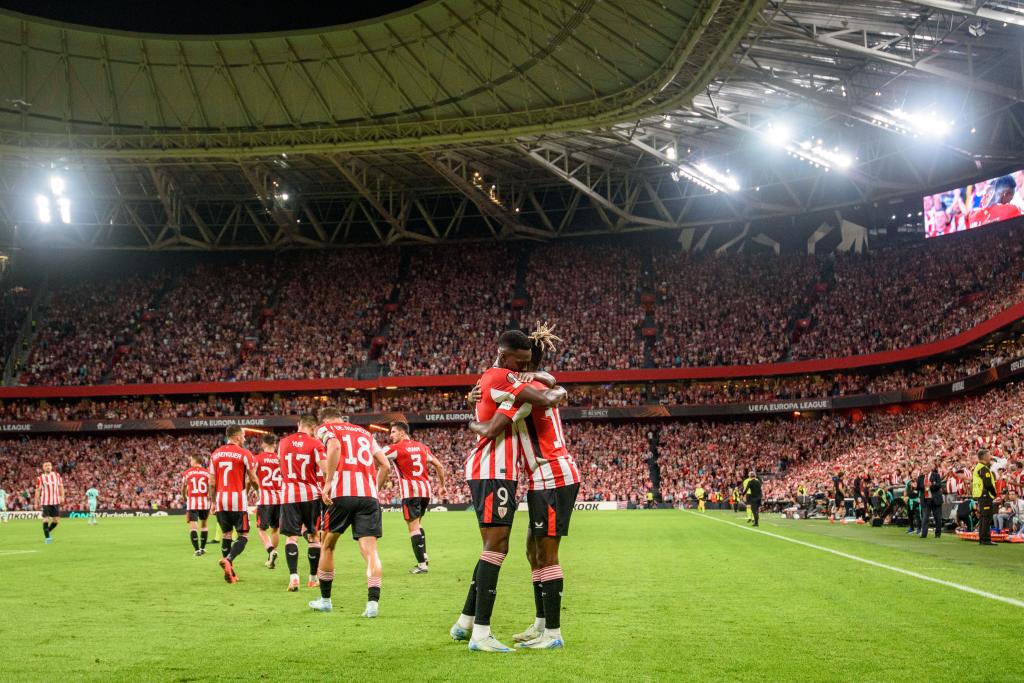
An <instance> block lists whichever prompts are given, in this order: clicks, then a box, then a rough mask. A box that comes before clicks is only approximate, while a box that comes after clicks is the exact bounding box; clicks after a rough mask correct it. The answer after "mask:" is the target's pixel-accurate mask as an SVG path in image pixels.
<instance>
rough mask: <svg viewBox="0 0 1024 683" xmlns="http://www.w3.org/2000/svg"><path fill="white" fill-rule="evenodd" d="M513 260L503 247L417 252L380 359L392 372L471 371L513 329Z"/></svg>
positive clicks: (489, 359) (490, 357) (486, 361)
mask: <svg viewBox="0 0 1024 683" xmlns="http://www.w3.org/2000/svg"><path fill="white" fill-rule="evenodd" d="M515 277H516V258H515V256H514V254H513V252H512V251H511V250H510V249H509V248H508V247H507V246H505V245H503V244H490V245H487V246H464V247H457V248H450V249H449V248H424V249H418V250H416V251H414V252H413V254H412V257H411V260H410V264H409V271H408V273H407V274H406V276H405V277H404V278H403V279H402V281H401V282H400V283H399V288H400V298H399V302H398V311H397V313H396V314H395V315H394V317H393V319H392V321H391V326H390V331H389V332H388V334H387V338H386V342H385V346H384V349H383V351H382V353H381V357H380V362H381V363H382V364H383V365H384V366H385V368H386V370H387V372H388V374H390V375H446V374H472V373H476V372H480V371H481V370H483V369H485V368H488V367H490V365H491V364H492V363H493V362H494V356H495V353H496V343H497V339H498V336H499V335H500V334H501V333H502V332H503V331H504V330H506V329H508V326H509V319H510V310H511V301H512V293H513V290H514V284H515Z"/></svg>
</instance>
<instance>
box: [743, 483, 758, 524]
mask: <svg viewBox="0 0 1024 683" xmlns="http://www.w3.org/2000/svg"><path fill="white" fill-rule="evenodd" d="M743 493H744V495H746V497H747V507H748V508H750V511H751V513H752V514H753V515H754V526H758V523H759V522H760V521H761V480H760V479H758V478H757V472H754V471H753V470H751V472H750V476H749V477H748V478H747V481H746V485H745V486H744V487H743Z"/></svg>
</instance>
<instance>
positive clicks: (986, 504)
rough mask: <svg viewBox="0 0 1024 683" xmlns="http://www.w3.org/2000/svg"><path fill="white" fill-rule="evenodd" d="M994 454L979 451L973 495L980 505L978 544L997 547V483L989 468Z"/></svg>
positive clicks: (972, 489)
mask: <svg viewBox="0 0 1024 683" xmlns="http://www.w3.org/2000/svg"><path fill="white" fill-rule="evenodd" d="M991 460H992V454H991V453H989V452H988V451H987V450H985V449H984V448H983V449H981V450H980V451H978V462H977V464H976V465H975V466H974V476H973V477H972V482H971V484H972V485H971V495H972V496H973V497H974V500H975V501H976V502H977V503H978V543H980V544H981V545H996V544H995V543H993V542H992V514H993V512H994V507H995V498H996V481H995V477H993V476H992V470H991V469H990V468H989V462H990V461H991Z"/></svg>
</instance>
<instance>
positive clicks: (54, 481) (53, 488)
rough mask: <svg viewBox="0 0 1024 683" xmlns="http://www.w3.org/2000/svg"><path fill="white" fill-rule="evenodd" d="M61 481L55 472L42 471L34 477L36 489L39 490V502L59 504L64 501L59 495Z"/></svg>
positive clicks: (41, 503) (42, 503)
mask: <svg viewBox="0 0 1024 683" xmlns="http://www.w3.org/2000/svg"><path fill="white" fill-rule="evenodd" d="M63 483H64V482H63V480H62V479H61V478H60V475H59V474H57V473H56V472H49V473H45V472H44V473H43V474H40V475H39V476H38V477H36V491H38V492H39V504H40V505H60V504H61V503H62V502H64V501H63V500H61V495H60V488H61V485H62V484H63Z"/></svg>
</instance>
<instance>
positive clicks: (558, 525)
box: [526, 484, 580, 538]
mask: <svg viewBox="0 0 1024 683" xmlns="http://www.w3.org/2000/svg"><path fill="white" fill-rule="evenodd" d="M579 492H580V485H579V484H569V485H568V486H562V487H559V488H557V489H540V490H537V491H527V493H526V505H527V507H529V508H530V535H532V536H536V537H538V538H539V537H541V536H568V535H569V520H570V519H572V511H573V509H574V508H575V506H576V496H578V495H579Z"/></svg>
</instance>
